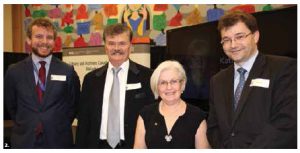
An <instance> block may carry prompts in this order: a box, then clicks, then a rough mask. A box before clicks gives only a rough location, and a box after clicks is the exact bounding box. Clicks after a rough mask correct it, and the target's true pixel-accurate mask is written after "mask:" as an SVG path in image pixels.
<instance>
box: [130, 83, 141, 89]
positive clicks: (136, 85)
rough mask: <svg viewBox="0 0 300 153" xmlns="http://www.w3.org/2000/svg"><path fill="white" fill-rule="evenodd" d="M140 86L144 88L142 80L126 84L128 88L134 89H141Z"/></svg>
mask: <svg viewBox="0 0 300 153" xmlns="http://www.w3.org/2000/svg"><path fill="white" fill-rule="evenodd" d="M140 88H142V84H141V83H140V82H139V83H132V84H127V85H126V90H134V89H140Z"/></svg>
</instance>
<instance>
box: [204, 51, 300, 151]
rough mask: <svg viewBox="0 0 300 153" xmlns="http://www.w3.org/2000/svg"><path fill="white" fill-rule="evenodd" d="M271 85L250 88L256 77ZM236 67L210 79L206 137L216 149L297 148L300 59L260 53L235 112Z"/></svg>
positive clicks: (231, 67)
mask: <svg viewBox="0 0 300 153" xmlns="http://www.w3.org/2000/svg"><path fill="white" fill-rule="evenodd" d="M257 78H262V79H268V80H270V84H269V88H262V87H258V86H252V87H250V83H251V81H252V80H253V79H257ZM233 80H234V67H233V65H232V66H230V67H229V68H227V69H225V70H223V71H221V72H219V73H218V74H216V75H215V76H214V77H213V78H212V79H211V85H210V88H211V89H210V108H209V109H210V110H209V118H208V130H207V136H208V140H209V143H210V144H211V145H212V147H214V148H296V147H297V62H296V60H294V59H290V58H287V57H279V56H266V55H263V54H261V53H259V54H258V56H257V58H256V60H255V62H254V64H253V67H252V69H251V70H250V73H249V77H248V79H247V80H246V82H245V85H244V89H243V91H242V95H241V98H240V101H239V104H238V107H237V110H236V111H235V112H234V111H233V94H234V93H233V84H234V83H233V82H234V81H233Z"/></svg>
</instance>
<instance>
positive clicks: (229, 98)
mask: <svg viewBox="0 0 300 153" xmlns="http://www.w3.org/2000/svg"><path fill="white" fill-rule="evenodd" d="M226 73H227V74H226V75H224V76H226V77H229V78H224V79H223V80H228V81H224V90H223V91H224V96H225V97H226V98H225V106H224V107H225V108H226V111H227V114H228V116H227V118H228V121H229V125H230V124H231V123H232V118H233V84H234V83H233V82H234V67H233V65H232V66H230V67H229V68H228V70H227V71H226Z"/></svg>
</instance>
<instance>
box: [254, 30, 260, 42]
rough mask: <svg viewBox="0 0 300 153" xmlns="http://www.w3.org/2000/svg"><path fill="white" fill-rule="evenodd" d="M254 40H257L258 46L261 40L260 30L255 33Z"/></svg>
mask: <svg viewBox="0 0 300 153" xmlns="http://www.w3.org/2000/svg"><path fill="white" fill-rule="evenodd" d="M254 40H255V43H256V44H257V43H258V40H259V31H258V30H257V31H255V32H254Z"/></svg>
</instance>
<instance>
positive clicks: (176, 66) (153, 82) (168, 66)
mask: <svg viewBox="0 0 300 153" xmlns="http://www.w3.org/2000/svg"><path fill="white" fill-rule="evenodd" d="M165 70H176V71H177V72H178V75H179V77H180V79H181V80H182V82H183V84H182V86H181V90H182V91H184V88H185V85H186V80H187V78H186V74H185V70H184V68H183V67H182V65H181V64H180V63H179V62H178V61H175V60H167V61H164V62H162V63H160V64H159V65H158V67H157V68H156V69H155V70H154V72H153V73H152V76H151V79H150V86H151V90H152V92H153V94H154V97H155V99H157V98H158V96H159V94H158V89H157V86H158V81H159V77H160V74H161V72H163V71H165Z"/></svg>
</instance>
